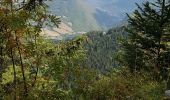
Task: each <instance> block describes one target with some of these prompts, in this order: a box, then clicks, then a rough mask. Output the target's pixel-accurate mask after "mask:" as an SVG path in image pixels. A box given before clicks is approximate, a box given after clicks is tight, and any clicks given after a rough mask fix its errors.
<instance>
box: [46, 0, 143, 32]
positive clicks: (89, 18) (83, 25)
mask: <svg viewBox="0 0 170 100" xmlns="http://www.w3.org/2000/svg"><path fill="white" fill-rule="evenodd" d="M143 1H146V0H53V1H51V2H49V3H48V5H49V6H50V11H51V12H52V13H53V14H56V15H58V16H62V17H61V19H62V21H63V22H64V23H65V24H67V25H68V26H69V27H71V28H73V30H74V31H76V32H78V31H86V32H87V31H91V30H103V29H109V28H111V27H113V26H114V25H117V24H119V23H120V22H121V21H122V20H123V19H124V18H125V17H126V16H125V13H131V12H132V11H133V10H134V9H135V8H136V6H135V2H137V3H142V2H143Z"/></svg>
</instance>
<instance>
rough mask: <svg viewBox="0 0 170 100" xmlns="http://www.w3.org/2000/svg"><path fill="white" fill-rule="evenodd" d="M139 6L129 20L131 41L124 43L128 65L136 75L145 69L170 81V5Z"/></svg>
mask: <svg viewBox="0 0 170 100" xmlns="http://www.w3.org/2000/svg"><path fill="white" fill-rule="evenodd" d="M136 5H137V6H138V10H135V11H134V13H133V14H132V15H128V17H129V20H128V21H129V28H128V29H127V32H128V33H129V36H128V40H127V41H126V43H124V59H125V65H126V66H128V67H129V68H130V70H131V71H132V72H135V71H140V70H145V71H151V72H153V73H155V75H156V78H157V79H167V78H168V68H169V67H170V63H169V62H170V52H169V49H168V48H169V46H168V43H169V42H170V39H169V37H170V31H169V29H168V28H169V25H170V2H169V1H168V0H157V2H155V3H151V2H146V3H144V4H143V6H139V5H138V4H136Z"/></svg>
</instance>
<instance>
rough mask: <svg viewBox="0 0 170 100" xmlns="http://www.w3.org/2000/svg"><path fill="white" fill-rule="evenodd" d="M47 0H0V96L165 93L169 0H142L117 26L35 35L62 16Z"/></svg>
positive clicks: (159, 98) (146, 97) (34, 99)
mask: <svg viewBox="0 0 170 100" xmlns="http://www.w3.org/2000/svg"><path fill="white" fill-rule="evenodd" d="M64 1H65V0H64ZM49 2H52V1H48V2H46V1H45V0H44V1H43V0H1V1H0V99H1V100H168V99H170V92H169V91H170V70H169V68H170V1H169V0H155V2H153V1H152V2H150V1H147V0H146V1H145V2H144V3H143V4H136V10H135V11H134V12H133V13H132V14H131V13H130V14H127V20H125V23H124V22H122V24H121V25H120V26H117V27H115V26H113V28H111V29H109V30H108V31H101V30H99V31H96V30H94V31H91V32H87V33H84V34H79V35H75V36H72V35H71V36H72V37H71V38H66V39H64V40H55V39H54V38H53V39H52V38H49V37H46V36H44V35H43V34H42V30H43V28H44V27H59V25H60V24H61V23H62V22H61V19H60V18H59V17H58V16H56V15H53V14H51V13H50V12H49V10H48V6H47V5H46V3H49ZM72 3H74V2H72ZM79 6H80V5H79ZM75 19H76V17H75ZM104 20H107V18H106V19H104ZM106 22H107V21H106ZM77 23H83V22H81V21H80V22H77ZM86 23H88V22H86Z"/></svg>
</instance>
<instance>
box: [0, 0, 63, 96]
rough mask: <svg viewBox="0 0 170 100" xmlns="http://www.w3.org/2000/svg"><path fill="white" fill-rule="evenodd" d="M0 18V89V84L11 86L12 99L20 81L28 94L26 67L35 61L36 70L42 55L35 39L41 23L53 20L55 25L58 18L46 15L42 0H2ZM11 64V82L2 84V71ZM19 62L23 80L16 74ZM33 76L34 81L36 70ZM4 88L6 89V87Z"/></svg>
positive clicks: (37, 36) (25, 93)
mask: <svg viewBox="0 0 170 100" xmlns="http://www.w3.org/2000/svg"><path fill="white" fill-rule="evenodd" d="M0 22H1V23H0V84H1V88H0V89H1V93H3V89H2V88H8V89H9V88H11V87H14V91H15V95H14V98H13V99H16V91H17V90H16V87H17V85H18V86H19V85H20V86H22V85H23V90H24V92H23V95H24V96H26V95H27V94H28V91H29V90H28V87H29V86H28V85H29V84H28V82H27V76H26V74H27V72H26V70H28V69H29V68H31V67H32V65H35V66H34V67H35V68H34V69H37V70H36V71H38V68H39V66H40V63H41V62H40V61H41V56H42V55H41V54H38V53H37V52H38V49H37V46H38V44H37V43H38V39H39V38H40V35H39V34H40V32H41V28H42V27H43V25H44V23H46V24H48V22H53V23H54V25H58V24H59V22H60V21H59V19H58V18H57V17H56V16H53V15H48V11H47V9H46V5H45V3H43V1H42V0H23V1H21V0H16V1H15V0H1V1H0ZM50 24H51V23H50ZM28 47H29V48H28ZM30 48H31V50H30ZM32 59H34V60H32ZM11 65H12V66H13V83H12V84H9V85H10V86H7V85H6V86H2V84H3V81H2V80H3V79H2V74H3V73H4V72H5V71H6V70H7V69H9V68H10V66H11ZM18 66H19V67H20V69H21V73H22V81H21V80H18V77H17V74H18V73H16V69H17V68H18ZM34 77H35V78H34V80H33V82H35V80H36V77H37V72H36V75H34ZM12 89H13V88H11V89H10V90H12ZM5 92H7V93H8V92H9V91H7V90H5ZM1 97H2V96H1Z"/></svg>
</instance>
